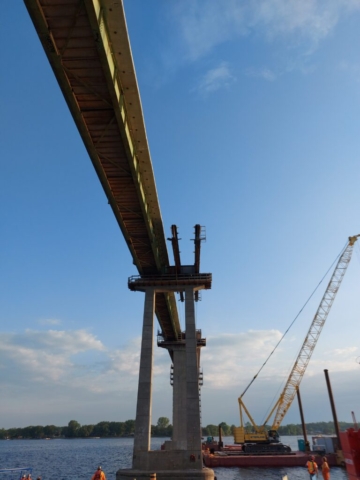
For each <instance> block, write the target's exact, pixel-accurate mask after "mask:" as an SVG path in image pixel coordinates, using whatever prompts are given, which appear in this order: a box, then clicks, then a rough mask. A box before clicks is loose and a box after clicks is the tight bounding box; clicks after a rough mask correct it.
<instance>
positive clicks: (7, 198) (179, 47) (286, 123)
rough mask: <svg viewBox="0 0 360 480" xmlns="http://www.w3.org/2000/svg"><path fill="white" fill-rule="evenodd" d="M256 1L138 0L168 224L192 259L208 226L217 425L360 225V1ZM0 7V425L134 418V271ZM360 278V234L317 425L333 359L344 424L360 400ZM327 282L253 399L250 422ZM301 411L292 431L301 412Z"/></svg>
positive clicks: (34, 43)
mask: <svg viewBox="0 0 360 480" xmlns="http://www.w3.org/2000/svg"><path fill="white" fill-rule="evenodd" d="M243 3H245V2H238V1H235V0H233V1H230V0H226V1H225V0H223V1H221V0H217V1H213V0H208V1H207V2H201V1H200V0H182V2H177V1H175V0H170V1H169V0H167V1H165V0H163V1H158V2H156V3H154V2H146V1H145V0H131V1H129V0H125V12H126V15H127V22H128V28H129V34H130V40H131V45H132V50H133V56H134V62H135V66H136V72H137V77H138V82H139V87H140V93H141V99H142V104H143V110H144V116H145V124H146V129H147V134H148V140H149V146H150V151H151V156H152V161H153V168H154V173H155V178H156V184H157V190H158V195H159V202H160V206H161V211H162V216H163V222H164V228H165V232H166V235H168V234H170V226H171V225H172V224H176V225H177V226H178V228H179V236H180V238H181V239H182V240H181V244H180V247H181V255H182V261H183V263H185V264H186V263H192V262H193V248H194V247H193V243H192V242H191V241H190V239H191V238H193V226H194V225H195V224H196V223H200V224H201V225H204V226H205V227H206V236H207V240H206V243H203V245H202V258H201V269H202V271H203V272H212V274H213V288H212V290H211V291H206V292H203V294H202V301H201V302H199V303H198V304H197V307H196V311H197V325H198V327H199V328H201V329H202V331H203V335H204V336H205V337H207V343H208V345H207V347H206V348H205V349H204V350H203V352H202V368H203V371H204V387H203V390H202V415H203V423H204V424H208V423H218V422H220V421H226V422H227V423H230V424H232V423H234V424H238V423H239V418H238V406H237V397H238V396H239V395H240V393H241V392H242V391H243V389H244V388H245V386H246V385H247V383H248V382H249V381H250V380H251V378H252V377H253V375H254V374H255V373H256V371H257V370H258V368H260V366H261V365H262V363H263V362H264V359H265V358H266V357H267V355H268V354H269V353H270V352H271V350H272V348H273V346H274V345H275V344H276V343H277V341H278V339H279V338H280V337H281V335H282V334H283V333H284V331H285V330H286V329H287V327H288V326H289V324H290V323H291V321H292V320H293V319H294V317H295V315H296V314H297V313H298V311H299V310H300V308H301V307H302V306H303V304H304V303H305V301H306V300H307V298H308V296H309V295H310V293H311V292H312V291H313V289H314V288H315V286H316V285H317V284H318V282H319V281H320V279H321V277H322V276H323V274H324V273H325V272H326V270H327V269H328V268H329V266H330V265H331V263H332V262H333V261H334V259H335V257H336V256H337V255H338V253H339V252H340V250H341V249H342V247H343V246H344V245H345V242H346V239H347V237H348V236H349V235H354V234H358V233H360V223H359V204H360V202H359V200H360V192H359V180H360V166H359V155H360V122H359V113H358V112H359V107H360V59H359V55H358V45H359V40H360V39H359V36H360V33H359V32H360V29H359V22H360V2H359V1H357V0H342V1H340V0H332V1H330V2H329V1H326V2H325V1H316V0H305V1H302V2H297V1H288V0H287V1H285V0H266V1H265V0H257V1H255V0H254V1H249V2H246V3H245V5H244V4H243ZM5 13H6V14H5V15H4V16H3V20H2V22H1V28H0V36H1V40H2V44H3V45H6V46H7V48H6V49H3V51H2V65H3V69H2V75H1V79H0V82H1V84H0V87H1V88H0V95H1V97H0V98H1V100H0V101H1V112H2V115H1V117H0V122H1V125H0V135H1V137H0V161H1V172H2V174H1V176H0V204H1V208H0V222H1V226H2V230H1V231H2V235H1V238H0V247H1V248H0V264H1V275H0V321H1V327H0V328H1V330H0V352H1V355H0V381H1V385H2V392H3V394H2V395H1V399H0V411H1V412H2V416H1V422H0V427H12V426H26V425H30V424H43V425H45V424H49V423H55V424H57V425H64V424H67V423H68V421H69V420H71V419H76V420H78V421H79V422H80V423H81V424H85V423H97V422H98V421H101V420H117V421H120V420H126V419H128V418H134V415H135V403H136V388H137V375H138V361H139V342H140V339H139V335H140V332H141V321H142V308H143V296H142V294H141V293H132V292H130V291H128V289H127V277H128V276H130V275H132V274H135V273H136V271H135V269H134V266H133V265H132V261H131V258H130V253H129V252H128V250H127V247H126V245H125V242H124V240H123V238H122V236H121V232H120V230H119V228H118V226H117V224H116V221H115V219H114V217H113V214H112V212H111V209H110V207H109V206H108V204H107V201H106V198H105V195H104V193H103V191H102V188H101V186H100V182H99V181H98V179H97V177H96V174H95V172H94V169H93V167H92V165H91V162H90V160H89V158H88V156H87V153H86V151H85V148H84V146H83V145H82V142H81V140H80V137H79V134H78V132H77V130H76V128H75V126H74V123H73V120H72V118H71V116H70V114H69V112H68V109H67V107H66V105H65V101H64V99H63V97H62V95H61V92H60V89H59V87H58V85H57V83H56V80H55V78H54V75H53V73H52V71H51V69H50V66H49V64H48V61H47V59H46V57H45V54H44V53H43V51H42V48H41V46H40V42H39V40H38V38H37V36H36V34H35V31H34V28H33V26H32V23H31V21H30V18H29V16H28V14H27V11H26V9H25V7H24V5H23V3H22V2H21V1H20V0H13V1H12V2H10V3H8V5H7V6H6V7H5ZM5 19H6V22H5ZM15 25H16V26H17V28H14V26H15ZM169 251H170V249H169ZM170 257H171V252H170ZM359 279H360V250H359V246H358V245H357V246H356V247H355V249H354V255H353V260H352V263H351V264H350V267H349V269H348V272H347V274H346V277H345V279H344V281H343V284H342V287H341V290H340V292H339V294H338V296H337V298H336V300H335V303H334V306H333V308H332V311H331V313H330V315H329V318H328V321H327V324H326V325H325V327H324V330H323V332H322V335H321V337H320V340H319V342H318V345H317V347H316V350H315V352H314V354H313V357H312V360H311V362H310V365H309V367H308V369H307V372H306V375H305V378H304V380H303V383H302V386H301V391H302V400H303V406H304V410H305V417H306V420H307V421H309V422H310V421H322V420H324V421H328V420H331V411H330V405H329V401H328V397H327V392H326V386H325V379H324V374H323V370H324V369H328V370H329V373H330V378H331V380H332V384H333V391H334V395H335V400H336V404H337V410H338V417H339V419H340V420H345V421H351V410H355V413H356V408H357V406H358V405H359V396H360V381H359V380H360V365H359V364H358V363H357V362H356V358H357V357H359V356H360V344H359V338H360V322H359V312H360V297H359V293H358V292H359ZM325 287H326V284H325V283H324V284H322V285H321V287H320V288H319V291H318V292H317V294H316V295H315V296H314V298H313V299H312V301H311V302H310V303H309V305H308V306H307V308H306V309H305V311H304V312H303V314H302V315H301V316H300V317H299V319H298V321H297V322H296V324H295V325H294V327H293V328H292V329H291V331H290V332H289V334H288V335H287V336H286V338H285V340H284V342H283V343H282V344H281V347H279V349H278V350H277V352H276V355H274V356H273V358H272V360H271V362H269V364H268V365H267V367H266V369H264V370H263V371H262V373H261V375H260V376H259V378H258V380H257V381H256V382H255V383H254V385H253V386H252V388H251V389H250V390H249V392H248V393H247V395H246V397H245V401H246V403H247V404H248V406H249V409H250V411H251V412H252V413H253V416H254V418H255V420H256V421H258V422H260V421H261V420H262V419H263V418H264V416H266V412H267V409H268V408H269V407H270V406H271V405H272V403H273V402H274V399H275V398H276V395H278V392H279V389H280V388H281V385H282V382H283V381H284V378H286V376H287V374H288V373H289V370H290V368H291V366H292V364H293V362H294V360H295V358H296V355H297V353H298V351H299V349H300V347H301V345H302V342H303V339H304V337H305V334H306V332H307V330H308V328H309V326H310V323H311V320H312V318H313V315H314V313H315V311H316V308H317V306H318V304H319V302H320V299H321V296H322V294H323V292H324V290H325ZM178 305H179V312H180V318H181V321H182V322H183V321H184V309H183V305H182V304H180V302H179V304H178ZM155 365H156V368H155V379H154V390H155V392H154V406H153V417H154V422H153V423H155V422H156V420H157V418H158V417H159V416H161V415H164V414H165V415H167V416H168V417H169V418H171V394H172V392H171V387H170V385H169V372H170V363H169V359H168V356H167V354H166V353H165V352H164V351H162V350H160V351H158V350H156V355H155ZM295 403H296V402H295ZM295 403H294V405H293V406H292V407H291V409H290V411H289V413H288V415H287V417H286V418H285V420H284V423H285V424H286V423H290V422H294V423H299V421H300V420H299V414H298V409H297V405H296V404H295ZM358 416H360V412H358Z"/></svg>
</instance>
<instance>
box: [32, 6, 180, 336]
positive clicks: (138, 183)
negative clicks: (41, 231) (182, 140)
mask: <svg viewBox="0 0 360 480" xmlns="http://www.w3.org/2000/svg"><path fill="white" fill-rule="evenodd" d="M24 1H25V4H26V6H27V9H28V11H29V13H30V16H31V18H32V21H33V23H34V26H35V28H36V31H37V33H38V35H39V38H40V40H41V42H42V45H43V48H44V50H45V52H46V55H47V57H48V60H49V62H50V64H51V66H52V68H53V71H54V73H55V76H56V79H57V81H58V83H59V85H60V88H61V90H62V92H63V95H64V97H65V100H66V102H67V104H68V107H69V109H70V111H71V114H72V116H73V118H74V121H75V123H76V126H77V128H78V130H79V132H80V135H81V137H82V140H83V142H84V144H85V146H86V149H87V151H88V153H89V156H90V158H91V161H92V163H93V165H94V168H95V170H96V173H97V175H98V177H99V179H100V182H101V184H102V186H103V189H104V192H105V194H106V196H107V199H108V202H109V204H110V205H111V207H112V210H113V212H114V214H115V217H116V219H117V222H118V224H119V226H120V228H121V231H122V233H123V235H124V238H125V240H126V243H127V245H128V247H129V250H130V252H131V255H132V257H133V262H134V264H135V265H136V267H137V269H138V271H139V273H140V274H141V275H149V274H159V273H164V272H166V270H167V267H168V266H169V258H168V253H167V248H166V243H165V236H164V230H163V224H162V219H161V213H160V207H159V204H158V198H157V192H156V186H155V179H154V174H153V169H152V164H151V159H150V153H149V148H148V142H147V138H146V131H145V126H144V120H143V115H142V108H141V101H140V96H139V91H138V87H137V81H136V75H135V70H134V65H133V60H132V55H131V49H130V44H129V39H128V34H127V28H126V21H125V16H124V11H123V6H122V4H121V2H113V1H111V0H101V1H100V0H80V1H79V0H62V1H61V2H59V1H58V0H24ZM156 315H157V318H158V320H159V323H160V326H161V329H162V331H163V334H164V335H165V337H166V338H168V339H176V338H177V337H178V335H179V334H180V325H179V320H178V314H177V308H176V302H175V296H174V293H173V292H167V293H162V292H159V293H157V294H156Z"/></svg>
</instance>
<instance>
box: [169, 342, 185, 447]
mask: <svg viewBox="0 0 360 480" xmlns="http://www.w3.org/2000/svg"><path fill="white" fill-rule="evenodd" d="M172 351H173V364H174V373H173V375H174V376H173V435H172V440H173V444H174V445H173V448H174V449H178V450H186V448H187V438H186V421H185V417H184V414H185V412H186V398H187V394H186V350H185V345H181V344H180V345H176V346H173V347H172Z"/></svg>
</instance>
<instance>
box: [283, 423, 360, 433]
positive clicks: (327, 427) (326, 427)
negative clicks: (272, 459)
mask: <svg viewBox="0 0 360 480" xmlns="http://www.w3.org/2000/svg"><path fill="white" fill-rule="evenodd" d="M353 427H354V424H353V423H347V422H339V428H340V431H341V432H343V431H345V430H346V429H348V428H353ZM278 432H279V435H280V436H281V435H302V434H303V431H302V426H301V424H296V425H295V424H292V423H290V424H289V425H284V426H283V427H279V429H278ZM306 433H307V434H308V435H316V434H322V435H333V434H334V433H335V426H334V422H314V423H307V424H306Z"/></svg>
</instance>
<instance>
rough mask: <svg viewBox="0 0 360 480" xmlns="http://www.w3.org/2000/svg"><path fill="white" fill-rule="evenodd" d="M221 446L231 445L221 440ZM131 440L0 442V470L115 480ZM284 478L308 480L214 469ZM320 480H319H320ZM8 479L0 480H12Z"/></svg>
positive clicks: (239, 479) (235, 477) (225, 474)
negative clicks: (97, 475) (23, 469)
mask: <svg viewBox="0 0 360 480" xmlns="http://www.w3.org/2000/svg"><path fill="white" fill-rule="evenodd" d="M297 438H298V437H283V439H282V440H283V442H284V443H286V444H287V445H290V446H291V448H292V449H293V450H296V449H297ZM163 441H164V439H163V438H154V439H152V448H153V449H154V450H156V449H159V448H160V445H161V443H162V442H163ZM224 443H225V444H226V443H229V444H230V443H232V438H231V437H225V438H224ZM132 448H133V439H132V438H106V439H105V438H104V439H74V440H10V441H5V440H0V469H1V468H16V467H23V466H27V467H32V468H33V479H34V478H36V477H37V476H39V475H40V476H41V477H42V480H90V479H91V476H92V474H93V473H94V471H95V469H96V467H97V466H98V465H101V466H102V467H103V469H104V471H105V473H106V476H107V479H108V480H115V473H116V471H117V470H118V469H119V468H130V467H131V458H132ZM285 474H287V475H288V478H289V480H308V474H307V470H306V468H305V466H304V468H301V467H294V468H288V469H284V468H266V469H260V468H216V469H215V475H216V477H217V479H218V480H250V479H251V480H263V479H265V478H266V479H270V480H271V479H274V480H275V479H276V480H281V478H282V476H283V475H285ZM320 478H321V477H320ZM15 479H16V477H10V476H9V475H7V476H5V475H4V476H3V477H1V480H15ZM347 479H348V477H347V475H346V472H345V471H344V470H342V469H340V468H332V469H331V480H347Z"/></svg>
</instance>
